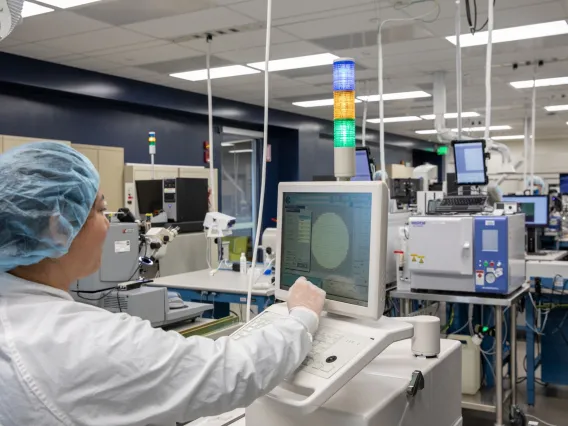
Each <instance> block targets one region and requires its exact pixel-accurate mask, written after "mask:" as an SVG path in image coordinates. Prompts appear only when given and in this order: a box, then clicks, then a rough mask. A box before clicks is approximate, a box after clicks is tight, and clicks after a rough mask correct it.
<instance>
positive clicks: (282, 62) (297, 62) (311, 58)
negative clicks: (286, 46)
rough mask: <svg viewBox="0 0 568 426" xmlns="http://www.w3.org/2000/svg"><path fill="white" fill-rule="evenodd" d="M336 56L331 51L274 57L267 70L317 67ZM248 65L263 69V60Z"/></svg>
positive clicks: (327, 63) (331, 60) (331, 62)
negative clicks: (294, 56)
mask: <svg viewBox="0 0 568 426" xmlns="http://www.w3.org/2000/svg"><path fill="white" fill-rule="evenodd" d="M337 58H338V56H335V55H332V54H331V53H321V54H318V55H308V56H298V57H296V58H287V59H275V60H273V61H270V62H269V63H268V71H269V72H273V71H285V70H293V69H297V68H309V67H319V66H321V65H332V64H333V61H334V60H335V59H337ZM247 65H248V66H249V67H252V68H256V69H257V70H261V71H264V68H265V62H264V61H263V62H254V63H252V64H247Z"/></svg>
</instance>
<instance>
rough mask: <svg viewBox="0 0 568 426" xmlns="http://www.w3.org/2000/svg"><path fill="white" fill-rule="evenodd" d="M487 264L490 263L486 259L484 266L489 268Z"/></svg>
mask: <svg viewBox="0 0 568 426" xmlns="http://www.w3.org/2000/svg"><path fill="white" fill-rule="evenodd" d="M487 265H489V262H488V261H487V260H486V261H485V262H483V266H485V267H486V268H487Z"/></svg>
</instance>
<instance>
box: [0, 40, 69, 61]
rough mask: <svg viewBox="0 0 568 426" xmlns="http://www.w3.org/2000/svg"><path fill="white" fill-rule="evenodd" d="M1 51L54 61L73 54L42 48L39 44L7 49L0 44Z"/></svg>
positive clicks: (21, 45)
mask: <svg viewBox="0 0 568 426" xmlns="http://www.w3.org/2000/svg"><path fill="white" fill-rule="evenodd" d="M0 51H2V52H6V53H13V54H14V55H20V56H27V57H29V58H36V59H53V58H58V57H62V56H67V55H70V54H71V53H72V52H69V51H65V50H61V49H54V48H50V47H46V46H42V45H40V44H37V43H27V44H20V45H18V46H14V47H6V46H4V43H0Z"/></svg>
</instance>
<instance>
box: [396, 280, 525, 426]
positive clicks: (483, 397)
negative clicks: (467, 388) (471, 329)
mask: <svg viewBox="0 0 568 426" xmlns="http://www.w3.org/2000/svg"><path fill="white" fill-rule="evenodd" d="M529 289H530V285H529V284H524V285H523V286H522V287H520V288H518V289H517V290H516V291H514V292H513V293H511V294H509V295H507V296H505V297H503V296H491V295H484V296H480V295H473V294H472V295H464V294H456V293H445V292H428V293H423V292H413V291H410V290H394V291H392V292H391V293H390V296H391V297H393V298H396V299H400V300H401V301H403V303H401V315H402V316H406V315H408V314H409V313H410V301H411V300H426V301H432V302H449V303H463V304H473V305H482V306H493V307H495V318H502V317H503V308H506V307H511V306H514V305H515V304H516V303H517V302H518V301H519V300H520V299H521V298H523V297H524V295H525V294H526V293H527V292H528V291H529ZM510 311H511V325H510V328H511V330H516V329H517V310H516V309H510ZM495 339H496V340H497V342H502V341H503V322H502V321H495ZM510 339H511V341H510V344H511V354H510V357H509V358H510V361H509V362H510V368H509V370H510V376H511V377H510V380H511V389H509V390H507V391H505V390H504V389H503V380H496V381H495V390H493V389H489V388H483V389H481V390H480V391H479V392H478V393H477V394H475V395H463V396H462V407H463V408H466V409H470V410H476V411H484V412H490V413H495V425H496V426H502V425H504V423H503V405H504V404H505V403H506V402H510V404H509V405H510V406H513V405H516V404H517V389H516V386H515V384H516V382H517V337H516V333H511V336H510ZM495 346H496V356H495V360H500V361H499V362H495V364H496V365H495V377H501V378H502V377H503V362H502V360H503V345H500V344H498V345H495Z"/></svg>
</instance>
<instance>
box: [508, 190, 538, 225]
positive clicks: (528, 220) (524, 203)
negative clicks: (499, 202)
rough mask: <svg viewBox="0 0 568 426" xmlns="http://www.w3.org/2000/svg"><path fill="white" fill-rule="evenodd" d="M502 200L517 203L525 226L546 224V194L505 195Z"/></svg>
mask: <svg viewBox="0 0 568 426" xmlns="http://www.w3.org/2000/svg"><path fill="white" fill-rule="evenodd" d="M503 202H505V203H507V202H511V203H518V204H519V209H520V211H521V212H522V213H524V214H525V224H526V225H527V226H546V225H548V196H536V195H535V196H511V195H508V196H505V197H503Z"/></svg>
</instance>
